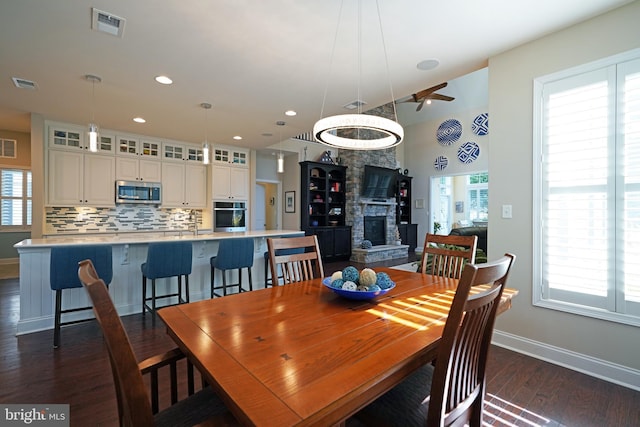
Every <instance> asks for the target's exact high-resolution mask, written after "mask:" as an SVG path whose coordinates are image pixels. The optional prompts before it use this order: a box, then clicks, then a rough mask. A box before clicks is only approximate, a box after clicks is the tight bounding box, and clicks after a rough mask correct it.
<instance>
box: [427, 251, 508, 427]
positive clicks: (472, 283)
mask: <svg viewBox="0 0 640 427" xmlns="http://www.w3.org/2000/svg"><path fill="white" fill-rule="evenodd" d="M514 259H515V256H514V255H512V254H505V256H504V257H502V258H501V259H499V260H498V261H495V262H492V263H488V264H478V265H473V264H470V263H467V264H466V265H465V267H464V269H463V272H462V277H461V278H460V282H459V284H458V288H457V290H456V294H455V296H454V298H453V302H452V304H451V309H450V311H449V315H448V317H447V322H446V324H445V326H444V330H443V333H442V340H441V341H440V344H439V345H438V353H437V358H436V362H435V369H434V372H433V381H432V383H431V397H430V400H429V412H428V415H427V420H428V422H427V425H428V426H444V425H447V426H448V425H462V424H464V423H465V422H467V423H469V424H470V425H481V420H482V408H483V401H484V392H485V368H486V364H487V355H488V352H489V347H490V344H491V335H492V333H493V326H494V322H495V317H496V313H497V309H498V305H499V303H500V298H501V296H502V291H503V290H504V286H505V283H506V281H507V277H508V275H509V271H510V269H511V266H512V265H513V261H514ZM478 285H485V286H484V287H476V286H478ZM474 287H476V288H474Z"/></svg>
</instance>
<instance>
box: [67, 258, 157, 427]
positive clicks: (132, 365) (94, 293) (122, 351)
mask: <svg viewBox="0 0 640 427" xmlns="http://www.w3.org/2000/svg"><path fill="white" fill-rule="evenodd" d="M78 277H79V278H80V281H81V282H82V284H83V285H84V287H85V289H86V290H87V293H88V294H89V297H90V298H91V302H92V303H93V311H94V313H95V315H96V319H97V320H98V323H99V324H100V327H101V329H102V333H103V334H104V340H105V342H106V344H107V349H108V352H109V361H110V362H111V370H112V372H113V375H114V383H115V387H116V396H117V398H118V412H119V415H120V425H125V426H141V427H147V426H153V424H154V420H153V413H152V410H151V403H150V402H149V398H148V395H147V392H146V389H145V386H144V381H143V379H142V374H141V373H140V369H139V367H138V362H137V360H136V357H135V354H134V352H133V348H132V347H131V342H130V341H129V337H128V336H127V333H126V331H125V329H124V326H123V325H122V321H121V320H120V316H119V315H118V312H117V311H116V308H115V306H114V305H113V301H112V300H111V297H110V296H109V291H108V290H107V287H106V285H105V283H104V281H102V279H98V278H97V273H96V270H95V268H94V267H93V265H92V263H91V261H90V260H85V261H82V262H80V268H79V269H78Z"/></svg>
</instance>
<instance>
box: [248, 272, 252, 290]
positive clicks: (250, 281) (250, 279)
mask: <svg viewBox="0 0 640 427" xmlns="http://www.w3.org/2000/svg"><path fill="white" fill-rule="evenodd" d="M247 271H248V272H249V290H250V291H253V279H252V278H251V267H247Z"/></svg>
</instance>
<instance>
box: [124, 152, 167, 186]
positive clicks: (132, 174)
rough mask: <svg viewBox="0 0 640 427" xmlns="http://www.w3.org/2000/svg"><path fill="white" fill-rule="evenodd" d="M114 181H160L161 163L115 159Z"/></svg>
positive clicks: (132, 158)
mask: <svg viewBox="0 0 640 427" xmlns="http://www.w3.org/2000/svg"><path fill="white" fill-rule="evenodd" d="M116 179H117V180H122V181H146V182H161V181H162V163H160V162H159V161H157V160H144V159H136V158H134V157H117V158H116Z"/></svg>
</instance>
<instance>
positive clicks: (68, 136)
mask: <svg viewBox="0 0 640 427" xmlns="http://www.w3.org/2000/svg"><path fill="white" fill-rule="evenodd" d="M49 147H55V148H68V149H73V150H82V149H84V132H83V131H82V130H80V129H75V128H72V127H67V126H58V125H55V124H51V125H49Z"/></svg>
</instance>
